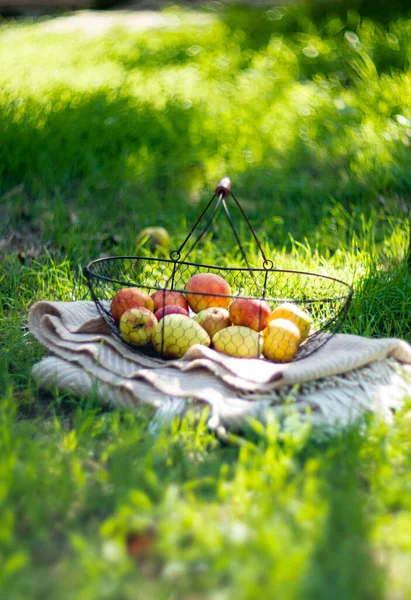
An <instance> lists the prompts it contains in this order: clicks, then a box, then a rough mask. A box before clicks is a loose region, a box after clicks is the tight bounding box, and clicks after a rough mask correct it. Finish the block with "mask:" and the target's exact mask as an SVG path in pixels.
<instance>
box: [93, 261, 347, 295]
mask: <svg viewBox="0 0 411 600" xmlns="http://www.w3.org/2000/svg"><path fill="white" fill-rule="evenodd" d="M117 260H145V261H150V262H158V263H168V264H174V265H187V266H190V267H202V268H206V269H218V270H220V271H242V272H244V271H247V272H252V273H253V272H256V273H266V272H267V273H291V274H295V275H307V276H309V277H319V278H321V279H327V280H329V281H334V282H336V283H339V284H341V285H343V286H345V287H346V288H347V289H348V292H347V295H343V296H339V297H338V298H334V300H338V299H340V300H342V299H343V298H348V297H350V296H352V295H353V294H354V288H353V286H352V285H350V284H349V283H347V282H346V281H343V280H342V279H338V278H337V277H332V276H331V275H324V274H323V273H315V272H312V271H300V270H298V269H276V268H274V267H269V268H264V267H251V268H250V269H249V268H248V267H220V266H218V265H207V264H204V263H195V262H189V261H185V260H173V259H171V258H156V257H154V256H135V255H124V256H104V257H102V258H96V259H94V260H92V261H91V262H89V263H88V264H87V265H86V266H85V267H84V268H83V273H84V276H85V277H86V278H87V279H91V278H93V277H94V278H97V279H100V280H102V281H107V282H112V283H120V284H121V283H124V282H122V281H120V280H117V279H113V278H112V277H106V276H104V275H100V274H98V273H96V272H95V271H93V266H94V265H97V264H99V263H104V262H110V261H117ZM158 289H164V288H158Z"/></svg>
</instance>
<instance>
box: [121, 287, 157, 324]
mask: <svg viewBox="0 0 411 600" xmlns="http://www.w3.org/2000/svg"><path fill="white" fill-rule="evenodd" d="M137 306H143V307H144V308H147V309H148V310H150V311H153V310H154V302H153V300H152V299H151V298H150V296H149V295H148V294H147V293H146V292H144V291H143V290H140V289H139V288H136V287H131V288H123V289H122V290H120V291H119V292H117V294H116V295H115V296H114V298H113V299H112V301H111V306H110V312H111V316H112V317H113V319H114V320H115V321H116V322H117V323H118V322H119V321H120V319H121V315H122V314H123V313H124V312H125V311H126V310H130V308H136V307H137Z"/></svg>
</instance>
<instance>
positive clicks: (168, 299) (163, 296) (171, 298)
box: [151, 290, 188, 312]
mask: <svg viewBox="0 0 411 600" xmlns="http://www.w3.org/2000/svg"><path fill="white" fill-rule="evenodd" d="M151 298H152V300H153V302H154V312H157V311H158V310H160V308H163V306H168V305H169V304H174V305H176V306H181V307H182V308H184V309H185V310H186V311H187V312H188V303H187V300H186V299H185V297H184V296H183V294H182V293H181V292H173V291H171V290H158V291H157V292H154V294H151Z"/></svg>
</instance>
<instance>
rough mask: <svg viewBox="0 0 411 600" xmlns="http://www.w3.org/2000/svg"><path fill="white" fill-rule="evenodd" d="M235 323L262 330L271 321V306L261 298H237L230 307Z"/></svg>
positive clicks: (231, 317)
mask: <svg viewBox="0 0 411 600" xmlns="http://www.w3.org/2000/svg"><path fill="white" fill-rule="evenodd" d="M229 313H230V319H231V321H232V323H233V325H243V326H244V327H250V328H251V329H254V331H262V330H263V329H265V328H266V327H267V325H268V323H269V322H270V316H271V308H270V306H269V305H268V304H267V302H266V301H265V300H260V299H259V298H236V299H235V300H234V301H233V302H232V304H231V306H230V309H229Z"/></svg>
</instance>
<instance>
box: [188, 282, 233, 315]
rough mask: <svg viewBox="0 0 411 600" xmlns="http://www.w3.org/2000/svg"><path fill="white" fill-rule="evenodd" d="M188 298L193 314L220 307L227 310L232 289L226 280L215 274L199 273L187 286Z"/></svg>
mask: <svg viewBox="0 0 411 600" xmlns="http://www.w3.org/2000/svg"><path fill="white" fill-rule="evenodd" d="M185 293H186V298H187V300H188V303H189V305H190V308H191V310H192V311H193V312H195V313H199V312H201V311H202V310H205V309H206V308H211V307H213V306H219V307H221V308H227V307H228V305H229V304H230V301H231V298H230V296H231V288H230V286H229V285H228V283H227V282H226V280H225V279H224V278H223V277H221V276H220V275H216V274H215V273H197V275H193V276H192V277H191V279H189V280H188V282H187V284H186V289H185Z"/></svg>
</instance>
